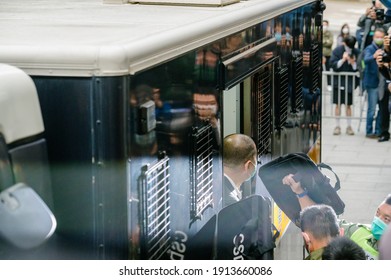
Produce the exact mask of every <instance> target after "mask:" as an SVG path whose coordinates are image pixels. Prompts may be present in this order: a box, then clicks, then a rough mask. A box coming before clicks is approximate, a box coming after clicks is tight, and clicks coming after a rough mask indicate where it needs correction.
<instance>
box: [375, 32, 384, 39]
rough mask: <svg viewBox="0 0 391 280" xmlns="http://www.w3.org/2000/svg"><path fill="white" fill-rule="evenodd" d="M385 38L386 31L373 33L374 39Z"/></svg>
mask: <svg viewBox="0 0 391 280" xmlns="http://www.w3.org/2000/svg"><path fill="white" fill-rule="evenodd" d="M383 38H384V33H383V32H380V31H376V32H375V34H373V40H376V39H383Z"/></svg>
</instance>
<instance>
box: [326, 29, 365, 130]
mask: <svg viewBox="0 0 391 280" xmlns="http://www.w3.org/2000/svg"><path fill="white" fill-rule="evenodd" d="M355 44H356V38H355V37H353V36H350V35H349V36H347V37H346V38H345V39H344V42H343V44H342V46H339V47H336V48H335V49H334V50H333V52H332V54H331V58H330V65H331V68H332V69H333V70H334V72H356V71H357V57H358V54H359V51H358V49H356V48H355V47H354V45H355ZM333 80H334V82H333V103H334V104H335V116H336V119H335V120H336V127H335V129H334V132H333V134H334V135H340V134H341V127H340V116H341V110H340V108H341V106H342V104H345V105H346V117H347V128H346V133H347V134H348V135H354V132H353V129H352V126H351V116H352V109H351V105H352V101H353V89H354V88H353V86H354V84H353V77H352V76H350V77H345V76H343V77H341V78H339V77H338V76H337V75H335V76H334V79H333ZM346 97H347V98H346ZM345 99H347V100H345Z"/></svg>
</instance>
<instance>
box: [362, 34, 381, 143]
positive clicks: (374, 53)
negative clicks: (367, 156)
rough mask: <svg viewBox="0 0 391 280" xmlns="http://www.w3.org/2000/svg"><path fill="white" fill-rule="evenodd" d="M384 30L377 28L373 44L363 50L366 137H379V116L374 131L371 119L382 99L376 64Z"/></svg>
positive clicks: (379, 76) (379, 54)
mask: <svg viewBox="0 0 391 280" xmlns="http://www.w3.org/2000/svg"><path fill="white" fill-rule="evenodd" d="M384 35H385V32H384V29H382V28H377V29H376V30H375V32H374V35H373V42H372V43H371V44H370V45H369V46H368V47H366V48H365V49H364V53H363V60H364V63H365V68H364V79H363V86H364V89H365V90H366V91H367V94H368V109H367V126H366V137H367V138H377V137H378V136H379V135H380V114H379V112H378V113H377V116H376V125H375V129H374V128H373V119H374V116H375V113H376V106H377V104H378V102H379V100H380V97H383V93H384V85H385V80H384V78H383V77H382V76H381V75H380V74H379V69H378V66H377V63H376V59H377V57H378V56H381V55H382V53H383V50H382V47H383V40H384Z"/></svg>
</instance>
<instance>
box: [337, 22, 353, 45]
mask: <svg viewBox="0 0 391 280" xmlns="http://www.w3.org/2000/svg"><path fill="white" fill-rule="evenodd" d="M347 36H350V28H349V24H347V23H344V24H343V25H342V27H341V32H339V34H338V36H337V47H339V46H342V45H343V42H344V39H345V38H346V37H347Z"/></svg>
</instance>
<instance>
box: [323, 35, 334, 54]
mask: <svg viewBox="0 0 391 280" xmlns="http://www.w3.org/2000/svg"><path fill="white" fill-rule="evenodd" d="M333 42H334V38H333V34H332V33H331V32H330V31H326V32H323V55H324V56H331V53H332V47H333Z"/></svg>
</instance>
